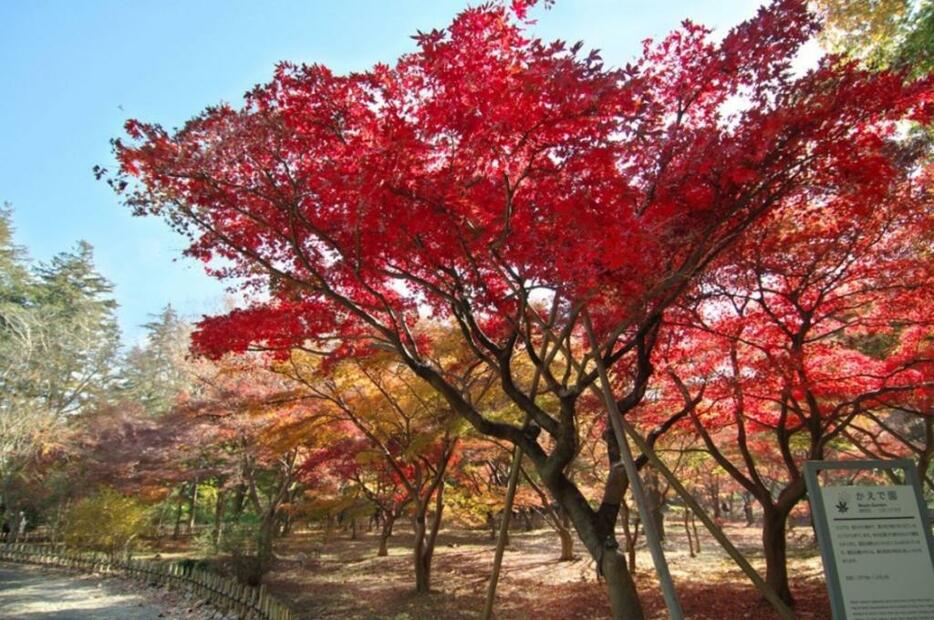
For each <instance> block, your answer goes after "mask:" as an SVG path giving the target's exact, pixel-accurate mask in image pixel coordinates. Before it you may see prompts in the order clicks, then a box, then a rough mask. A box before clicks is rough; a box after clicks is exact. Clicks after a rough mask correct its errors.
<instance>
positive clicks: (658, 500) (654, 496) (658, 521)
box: [645, 470, 665, 541]
mask: <svg viewBox="0 0 934 620" xmlns="http://www.w3.org/2000/svg"><path fill="white" fill-rule="evenodd" d="M645 499H646V500H647V501H648V504H649V511H650V512H651V514H652V521H653V522H654V523H655V531H656V532H658V539H659V540H660V541H664V540H665V513H664V511H663V510H662V508H664V506H665V497H664V495H662V491H661V488H660V483H659V480H658V473H657V472H655V471H654V470H649V471H648V472H647V473H646V475H645Z"/></svg>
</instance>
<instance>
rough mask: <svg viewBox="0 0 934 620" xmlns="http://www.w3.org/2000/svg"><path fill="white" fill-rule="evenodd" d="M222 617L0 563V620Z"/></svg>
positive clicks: (129, 586)
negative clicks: (28, 619)
mask: <svg viewBox="0 0 934 620" xmlns="http://www.w3.org/2000/svg"><path fill="white" fill-rule="evenodd" d="M220 617H222V614H221V613H220V612H218V611H216V610H214V609H211V608H210V607H206V606H204V605H203V604H201V603H199V602H198V601H192V600H188V599H186V598H185V597H184V596H180V595H178V594H176V593H170V592H166V591H164V590H158V589H156V588H150V587H146V586H141V585H139V584H136V583H131V582H127V581H123V580H120V579H114V578H109V577H108V578H103V577H99V576H94V575H81V574H75V573H68V572H65V571H62V570H50V569H46V568H40V567H37V566H30V565H27V564H8V563H3V564H0V619H3V620H21V619H23V618H30V619H34V620H40V619H41V620H115V619H120V620H157V619H162V620H180V619H182V618H184V619H185V620H209V619H214V618H220Z"/></svg>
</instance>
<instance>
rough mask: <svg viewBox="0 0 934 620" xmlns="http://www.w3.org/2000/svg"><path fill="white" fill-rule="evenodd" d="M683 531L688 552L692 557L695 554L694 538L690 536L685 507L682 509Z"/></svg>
mask: <svg viewBox="0 0 934 620" xmlns="http://www.w3.org/2000/svg"><path fill="white" fill-rule="evenodd" d="M684 533H685V534H686V535H687V538H688V553H689V554H690V555H691V557H692V558H693V557H694V556H695V555H696V554H695V553H694V539H693V538H692V536H691V524H690V517H689V516H688V509H687V508H685V509H684Z"/></svg>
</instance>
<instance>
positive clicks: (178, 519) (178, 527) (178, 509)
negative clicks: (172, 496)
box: [172, 488, 185, 540]
mask: <svg viewBox="0 0 934 620" xmlns="http://www.w3.org/2000/svg"><path fill="white" fill-rule="evenodd" d="M184 505H185V492H184V488H183V490H182V492H181V493H179V495H178V502H177V503H176V504H175V528H174V529H173V530H172V539H173V540H174V539H177V538H178V536H179V534H181V531H182V507H183V506H184Z"/></svg>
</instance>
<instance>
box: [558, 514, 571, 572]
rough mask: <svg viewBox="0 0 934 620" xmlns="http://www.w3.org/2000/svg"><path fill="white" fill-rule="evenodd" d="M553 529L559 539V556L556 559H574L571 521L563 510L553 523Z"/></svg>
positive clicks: (561, 560)
mask: <svg viewBox="0 0 934 620" xmlns="http://www.w3.org/2000/svg"><path fill="white" fill-rule="evenodd" d="M555 530H557V532H558V538H559V539H560V540H561V556H560V557H559V558H558V561H559V562H570V561H571V560H573V559H574V536H572V534H571V522H570V520H569V519H568V515H567V513H566V512H565V511H564V510H562V511H561V516H560V518H559V520H558V521H557V522H556V523H555Z"/></svg>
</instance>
